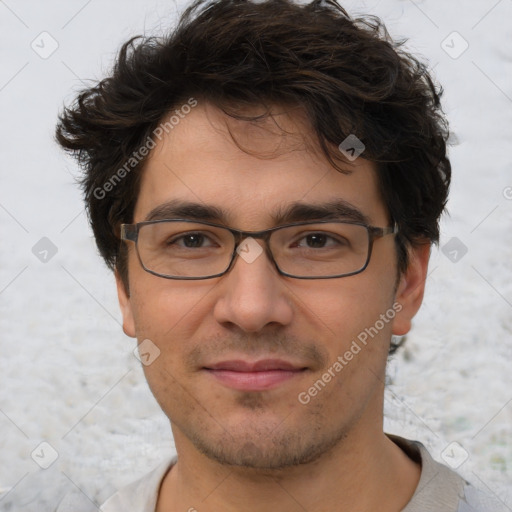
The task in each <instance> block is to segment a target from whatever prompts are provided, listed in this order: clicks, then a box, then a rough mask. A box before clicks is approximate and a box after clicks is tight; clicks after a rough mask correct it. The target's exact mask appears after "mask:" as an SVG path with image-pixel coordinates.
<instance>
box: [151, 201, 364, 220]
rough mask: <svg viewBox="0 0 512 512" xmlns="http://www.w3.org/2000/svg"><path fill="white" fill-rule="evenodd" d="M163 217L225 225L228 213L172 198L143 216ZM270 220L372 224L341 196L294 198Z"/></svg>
mask: <svg viewBox="0 0 512 512" xmlns="http://www.w3.org/2000/svg"><path fill="white" fill-rule="evenodd" d="M165 219H190V220H197V221H206V222H216V223H220V224H225V225H226V226H227V225H228V212H226V211H225V210H223V209H222V208H219V207H217V206H214V205H205V204H201V203H195V202H190V201H183V200H179V199H173V200H171V201H167V202H165V203H163V204H161V205H158V206H157V207H155V208H153V209H152V210H151V211H150V212H149V213H148V215H147V216H146V218H145V220H146V221H154V220H165ZM271 219H272V222H273V223H274V225H276V226H279V225H281V224H288V223H292V222H304V221H310V220H347V221H351V222H360V223H362V224H371V222H370V219H369V217H368V216H367V215H365V214H364V213H363V212H362V211H361V210H359V209H358V208H357V207H355V206H354V205H353V204H351V203H349V202H348V201H345V200H343V199H334V200H331V201H327V202H324V203H304V202H300V201H297V202H294V203H291V204H290V205H287V206H283V207H279V208H278V209H277V210H276V211H275V212H273V213H271Z"/></svg>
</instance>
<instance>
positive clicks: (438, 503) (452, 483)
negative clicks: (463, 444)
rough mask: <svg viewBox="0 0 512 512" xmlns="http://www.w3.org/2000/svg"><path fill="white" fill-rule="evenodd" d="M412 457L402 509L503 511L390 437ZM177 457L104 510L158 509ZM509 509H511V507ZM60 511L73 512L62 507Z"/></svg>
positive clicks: (410, 444)
mask: <svg viewBox="0 0 512 512" xmlns="http://www.w3.org/2000/svg"><path fill="white" fill-rule="evenodd" d="M389 437H390V439H392V440H393V442H394V443H395V444H397V445H398V446H399V447H400V448H401V449H402V450H403V451H404V452H405V453H406V454H407V455H408V456H409V457H410V458H411V459H412V460H414V461H416V462H418V463H420V464H421V477H420V481H419V482H418V486H417V488H416V491H415V492H414V495H413V497H412V498H411V501H409V503H408V504H407V506H406V507H405V508H404V509H403V510H402V511H401V512H501V511H505V506H504V505H502V504H501V503H500V502H499V501H497V500H495V499H492V498H490V497H489V496H487V495H485V494H483V493H482V492H480V491H478V490H476V489H475V488H474V487H472V486H471V485H469V484H468V483H467V482H466V481H465V480H464V479H463V478H461V477H460V476H459V475H458V474H457V473H455V472H454V471H452V470H451V469H449V468H448V467H447V466H443V465H442V464H439V463H438V462H436V461H434V459H433V458H432V457H431V456H430V454H429V453H428V451H427V450H426V448H425V447H424V446H423V445H422V444H421V443H419V442H417V441H408V440H406V439H403V438H401V437H398V436H391V435H390V436H389ZM175 462H176V459H175V458H174V459H172V460H167V461H165V462H163V463H162V464H160V465H159V466H158V467H157V468H156V469H154V470H153V471H151V472H150V473H149V474H147V475H146V476H144V477H143V478H141V479H140V480H137V481H136V482H134V483H132V484H130V485H128V486H127V487H125V488H123V489H121V490H120V491H118V492H116V493H115V494H114V495H113V496H112V497H110V498H109V499H108V500H107V501H106V502H105V503H104V504H103V506H102V507H101V511H102V512H127V511H129V512H155V509H156V503H157V499H158V492H159V489H160V484H161V482H162V480H163V478H164V476H165V475H166V474H167V472H168V471H169V469H170V468H171V467H172V465H173V464H175ZM509 510H510V509H509ZM57 512H70V511H68V510H64V509H61V508H60V507H59V509H58V510H57Z"/></svg>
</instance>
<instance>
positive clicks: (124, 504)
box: [56, 458, 176, 512]
mask: <svg viewBox="0 0 512 512" xmlns="http://www.w3.org/2000/svg"><path fill="white" fill-rule="evenodd" d="M175 463H176V459H175V458H173V459H169V460H166V461H164V462H162V463H161V464H160V465H159V466H157V467H156V468H155V469H153V470H152V471H151V472H149V473H148V474H147V475H144V476H143V477H142V478H139V479H138V480H136V481H135V482H133V483H131V484H129V485H127V486H126V487H123V488H122V489H120V490H119V491H117V492H116V493H115V494H113V495H112V496H111V497H110V498H109V499H108V500H107V501H106V502H105V503H104V504H103V505H102V506H101V508H100V510H101V511H102V512H126V511H127V510H130V512H154V511H155V508H156V503H157V500H158V491H159V489H160V484H161V482H162V480H163V478H164V476H165V475H166V474H167V472H168V471H169V469H170V468H171V467H172V466H173V465H174V464H175ZM76 504H77V502H76V499H75V498H74V497H73V496H68V497H67V498H66V499H64V501H63V502H62V503H61V504H60V506H59V508H58V509H57V510H56V512H76V511H77V509H76ZM81 510H82V509H80V511H81ZM91 510H92V508H91ZM94 510H98V508H97V507H96V506H94ZM84 512H89V509H84Z"/></svg>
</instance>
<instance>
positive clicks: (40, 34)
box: [0, 0, 512, 512]
mask: <svg viewBox="0 0 512 512" xmlns="http://www.w3.org/2000/svg"><path fill="white" fill-rule="evenodd" d="M184 5H186V3H184V2H180V3H175V2H171V1H163V0H144V1H143V0H124V1H121V0H108V1H103V2H100V1H99V0H89V1H87V0H68V1H67V2H58V1H56V0H46V1H45V2H37V1H35V0H5V1H0V51H1V62H2V65H1V67H0V112H1V117H0V156H1V158H0V233H1V238H0V239H1V244H0V431H1V436H0V460H1V461H2V463H1V464H0V510H2V511H10V510H12V511H21V510H23V511H24V512H27V511H37V512H44V511H46V510H48V511H54V510H55V508H56V507H57V506H58V504H59V503H60V502H61V500H62V499H63V497H64V495H66V494H67V493H69V492H72V493H74V496H75V498H74V499H75V502H74V506H75V510H77V511H80V510H82V509H83V510H86V509H87V507H89V508H90V507H93V509H95V505H98V504H99V503H101V502H103V501H104V500H105V499H106V498H107V497H109V496H110V495H111V494H112V493H113V492H114V491H115V490H116V488H118V487H119V486H122V485H124V484H126V483H128V482H130V481H131V480H133V479H135V478H137V477H139V476H141V475H143V474H144V473H146V472H147V471H148V470H150V469H151V468H153V467H154V466H156V465H157V464H158V463H159V461H161V460H162V459H164V458H166V457H168V456H169V454H171V453H174V445H173V441H172V437H171V433H170V427H169V424H168V421H167V419H166V418H165V416H164V415H163V413H162V412H161V411H160V409H159V407H158V406H157V404H156V402H155V400H154V399H153V397H152V395H151V393H150V392H149V389H148V387H147V385H146V383H145V380H144V377H143V374H142V370H141V368H140V363H139V361H138V360H137V359H136V358H135V357H134V355H133V350H134V348H135V346H136V345H135V341H134V340H132V339H129V338H127V337H126V336H125V335H124V334H123V332H122V329H121V316H120V313H119V310H118V305H117V297H116V293H115V284H114V279H113V276H112V274H111V273H110V272H109V271H108V270H107V269H106V268H105V266H104V264H103V262H102V261H101V260H100V258H99V256H98V254H97V250H96V247H95V243H94V240H93V238H92V233H91V230H90V228H89V226H88V224H87V219H86V216H85V213H84V210H83V205H82V200H81V197H80V192H79V190H78V187H77V186H76V183H75V179H76V176H77V173H78V169H77V167H76V164H75V163H74V162H73V161H72V160H70V159H69V158H68V157H66V156H65V155H63V154H62V153H61V152H60V151H59V149H58V148H57V146H56V144H55V143H54V141H53V132H54V127H55V123H56V116H57V113H58V111H59V110H60V109H61V108H62V107H63V105H64V104H69V103H70V102H71V101H72V99H73V98H74V97H75V95H76V93H77V92H78V91H79V90H80V89H81V88H83V87H86V86H89V85H91V84H92V83H94V81H95V80H98V79H101V78H102V77H103V76H104V75H105V74H106V73H108V72H109V70H110V68H111V65H112V62H113V59H114V57H115V55H116V53H117V51H118V49H119V47H120V46H121V44H122V43H123V42H124V41H125V40H127V39H128V38H130V37H131V36H133V35H137V34H146V35H149V34H162V33H164V32H165V31H166V30H167V29H168V28H169V27H171V26H172V25H173V24H174V22H175V20H176V19H177V16H178V13H179V12H181V11H182V10H183V7H184ZM342 5H344V6H345V7H346V8H347V9H348V10H349V12H350V13H351V14H354V15H356V14H361V13H371V14H376V15H378V16H380V17H382V18H383V20H384V21H385V22H386V25H387V27H388V30H389V31H390V33H391V35H392V36H393V37H395V38H403V37H405V38H410V39H409V41H408V43H407V45H406V46H407V49H408V50H409V51H411V52H412V53H414V54H415V55H422V56H424V58H425V59H426V60H428V61H429V63H430V68H431V69H432V72H433V74H434V75H435V77H436V79H437V80H438V81H439V82H440V83H441V84H442V85H443V87H444V89H445V96H444V106H445V111H446V113H447V116H448V119H449V121H450V123H451V129H452V131H453V143H454V145H453V146H452V147H451V149H450V155H451V159H452V165H453V172H454V177H453V185H452V191H451V199H450V202H449V212H450V215H449V216H445V217H444V219H443V222H442V239H441V244H440V247H439V248H438V249H437V248H436V249H434V251H433V254H432V259H431V264H430V275H429V280H428V284H427V292H426V296H425V302H424V306H423V308H422V310H421V312H420V314H419V315H418V316H417V318H416V321H415V324H414V328H413V330H412V332H411V333H410V334H409V335H408V337H407V342H406V345H405V347H404V348H403V349H402V350H401V351H400V352H399V353H398V354H397V355H396V356H394V358H393V359H392V360H391V361H390V364H389V368H388V390H387V393H386V405H385V414H386V420H385V428H386V430H387V431H388V432H391V433H396V434H400V435H403V436H405V437H409V438H413V439H418V440H420V441H422V442H423V443H424V444H425V445H426V446H427V448H428V449H429V450H430V451H431V453H432V455H433V456H434V458H436V459H437V460H439V461H442V462H444V463H445V464H448V465H450V466H452V467H453V468H455V469H456V470H457V471H458V472H459V473H461V474H463V475H464V476H465V477H466V478H467V479H468V480H470V481H471V482H473V483H474V484H475V485H477V486H478V487H480V488H481V489H483V490H485V491H487V492H488V493H492V494H494V495H495V496H496V497H497V498H498V499H499V500H501V502H502V503H503V504H504V506H505V507H507V508H506V509H508V510H511V511H512V485H511V482H512V377H511V373H512V372H511V361H512V151H511V149H512V144H511V142H512V53H511V51H510V49H511V47H512V46H511V45H512V25H511V24H510V23H509V20H510V19H512V0H499V1H494V0H491V1H489V0H464V1H463V0H451V1H450V2H437V1H434V0H415V1H413V0H381V1H377V0H374V1H370V0H368V1H355V0H354V1H345V2H342ZM80 507H82V509H80Z"/></svg>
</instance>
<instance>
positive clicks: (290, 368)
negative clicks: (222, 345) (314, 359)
mask: <svg viewBox="0 0 512 512" xmlns="http://www.w3.org/2000/svg"><path fill="white" fill-rule="evenodd" d="M203 370H205V371H206V372H208V373H209V374H210V375H211V376H212V377H213V378H215V379H216V380H217V381H219V382H220V383H221V384H224V385H225V386H227V387H229V388H232V389H237V390H240V391H264V390H269V389H273V388H275V387H277V386H279V385H281V384H284V383H285V382H288V381H290V380H291V379H294V378H297V377H299V376H301V375H302V374H303V373H304V372H305V371H306V370H307V367H304V366H300V365H294V364H292V363H290V362H288V361H284V360H281V359H263V360H260V361H253V362H250V361H244V360H241V359H237V360H230V361H221V362H219V363H215V364H212V365H209V366H205V367H204V368H203Z"/></svg>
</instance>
